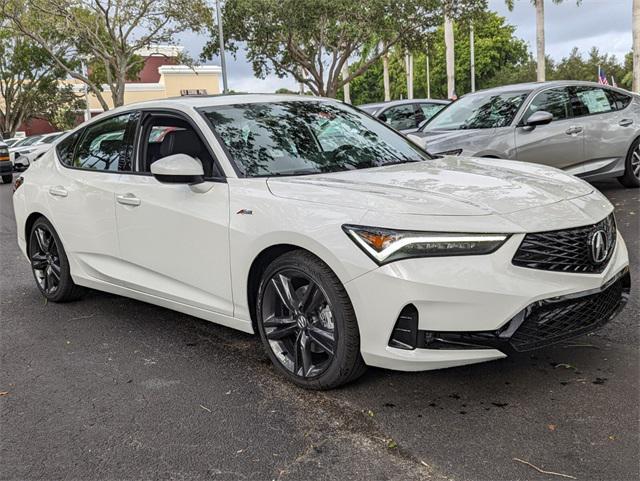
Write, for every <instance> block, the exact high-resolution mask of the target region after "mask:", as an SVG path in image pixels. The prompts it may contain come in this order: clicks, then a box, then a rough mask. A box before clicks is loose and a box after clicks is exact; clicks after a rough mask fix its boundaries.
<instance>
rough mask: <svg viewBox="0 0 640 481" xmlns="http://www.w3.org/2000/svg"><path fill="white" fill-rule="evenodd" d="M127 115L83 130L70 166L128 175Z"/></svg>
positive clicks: (129, 139)
mask: <svg viewBox="0 0 640 481" xmlns="http://www.w3.org/2000/svg"><path fill="white" fill-rule="evenodd" d="M132 116H133V114H132V113H131V112H129V113H126V114H124V115H118V116H115V117H110V118H108V119H105V120H103V121H101V122H96V123H94V124H91V125H89V126H88V127H86V128H85V129H84V133H83V135H82V138H81V139H80V143H79V144H78V147H77V148H76V149H75V155H74V156H73V162H72V165H71V167H75V168H78V169H86V170H99V171H108V172H131V158H132V154H133V141H132V137H133V135H131V132H130V130H131V129H129V122H130V120H131V119H132Z"/></svg>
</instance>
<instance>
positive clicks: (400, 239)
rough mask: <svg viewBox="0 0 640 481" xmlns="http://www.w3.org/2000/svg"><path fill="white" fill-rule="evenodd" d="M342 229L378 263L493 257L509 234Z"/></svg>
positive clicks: (376, 228) (362, 228) (348, 227)
mask: <svg viewBox="0 0 640 481" xmlns="http://www.w3.org/2000/svg"><path fill="white" fill-rule="evenodd" d="M342 228H343V229H344V231H345V232H346V233H347V235H348V236H349V237H351V239H352V240H353V241H354V242H355V243H356V244H357V245H358V246H359V247H360V248H361V249H362V250H363V251H364V252H365V253H366V254H367V255H368V256H369V257H371V258H372V259H373V260H374V261H375V262H377V263H378V264H386V263H387V262H392V261H396V260H399V259H407V258H411V257H441V256H463V255H482V254H490V253H491V252H495V251H496V250H497V249H498V248H499V247H500V246H501V245H502V244H504V243H505V241H506V240H507V239H508V238H509V235H508V234H462V233H448V232H413V231H403V230H392V229H384V228H379V227H366V226H355V225H344V226H342Z"/></svg>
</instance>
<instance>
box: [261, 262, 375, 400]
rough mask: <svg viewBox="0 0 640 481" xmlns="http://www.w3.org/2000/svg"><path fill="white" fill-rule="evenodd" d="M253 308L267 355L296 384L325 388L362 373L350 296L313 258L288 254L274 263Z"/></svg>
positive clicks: (324, 265)
mask: <svg viewBox="0 0 640 481" xmlns="http://www.w3.org/2000/svg"><path fill="white" fill-rule="evenodd" d="M257 304H258V305H257V306H256V315H257V320H258V330H259V332H260V336H261V338H262V341H263V344H264V346H265V349H266V351H267V354H268V355H269V357H270V358H271V360H272V361H273V363H274V365H275V366H276V368H277V369H278V370H279V371H280V372H282V373H283V374H285V376H287V377H288V378H289V379H291V380H293V381H294V382H295V383H296V384H298V385H300V386H303V387H306V388H311V389H329V388H332V387H336V386H338V385H340V384H344V383H345V382H348V381H350V380H352V379H355V378H356V377H358V376H359V375H361V374H362V373H363V372H364V368H365V366H364V362H363V361H362V358H361V356H360V338H359V333H358V329H357V323H356V320H355V314H354V313H353V308H352V306H351V303H350V302H349V299H348V296H347V294H346V292H345V291H344V287H343V286H342V284H341V283H340V281H339V280H338V279H337V277H336V276H335V274H334V273H333V272H332V271H331V270H330V269H329V268H328V267H327V266H326V264H324V263H323V262H322V261H320V260H319V259H318V258H316V257H315V256H313V255H312V254H310V253H308V252H305V251H292V252H290V253H286V254H284V255H282V256H281V257H279V258H278V259H276V260H275V261H274V262H273V263H272V264H271V265H270V266H269V267H268V268H267V270H266V272H265V274H264V276H263V278H262V282H261V284H260V288H259V292H258V302H257Z"/></svg>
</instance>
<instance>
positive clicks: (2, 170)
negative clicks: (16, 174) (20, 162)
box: [0, 136, 13, 184]
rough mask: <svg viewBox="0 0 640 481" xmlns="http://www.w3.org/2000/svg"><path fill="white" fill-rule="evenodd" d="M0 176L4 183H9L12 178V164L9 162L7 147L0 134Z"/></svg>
mask: <svg viewBox="0 0 640 481" xmlns="http://www.w3.org/2000/svg"><path fill="white" fill-rule="evenodd" d="M0 176H1V177H2V182H4V183H5V184H10V183H11V181H12V180H13V164H12V163H11V158H10V157H9V147H8V146H7V144H5V143H4V140H2V137H1V136H0Z"/></svg>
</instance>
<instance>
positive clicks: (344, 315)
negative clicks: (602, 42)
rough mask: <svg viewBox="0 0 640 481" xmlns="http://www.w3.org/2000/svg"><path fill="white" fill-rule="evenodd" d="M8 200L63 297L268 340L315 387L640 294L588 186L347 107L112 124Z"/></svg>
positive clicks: (305, 100)
mask: <svg viewBox="0 0 640 481" xmlns="http://www.w3.org/2000/svg"><path fill="white" fill-rule="evenodd" d="M114 174H117V175H114ZM13 205H14V210H15V217H16V222H17V233H18V243H19V246H20V249H21V250H22V251H23V252H24V254H25V255H26V256H27V257H28V259H29V260H30V263H31V269H32V271H33V275H34V278H35V282H36V284H37V286H38V289H39V290H40V292H41V293H42V295H43V296H44V297H45V298H46V299H47V300H49V301H53V302H61V301H66V300H69V299H71V298H73V297H75V296H77V295H78V293H79V288H80V286H87V287H91V288H95V289H99V290H103V291H107V292H111V293H115V294H120V295H124V296H128V297H132V298H135V299H139V300H142V301H146V302H150V303H153V304H158V305H160V306H164V307H168V308H171V309H174V310H176V311H180V312H183V313H187V314H191V315H193V316H196V317H200V318H203V319H207V320H209V321H213V322H217V323H220V324H223V325H225V326H228V327H232V328H236V329H240V330H242V331H245V332H250V333H253V332H257V333H259V335H260V337H261V339H262V342H263V345H264V348H265V350H266V352H267V355H268V356H269V358H270V359H271V361H272V362H273V364H274V366H275V369H276V370H277V371H278V372H280V373H281V374H283V375H284V376H286V377H287V378H288V379H290V380H291V381H293V382H294V383H296V384H298V385H300V386H303V387H307V388H314V389H323V388H331V387H335V386H338V385H340V384H343V383H346V382H349V381H350V380H353V379H355V378H357V377H358V376H359V375H360V374H362V372H363V370H364V369H365V366H366V365H370V366H379V367H384V368H390V369H398V370H404V371H418V370H425V369H437V368H444V367H449V366H458V365H463V364H470V363H476V362H481V361H488V360H492V359H499V358H503V357H505V356H506V354H507V353H509V352H511V351H512V350H516V351H527V350H530V349H535V348H539V347H542V346H546V345H549V344H553V343H556V342H559V341H562V340H565V339H568V338H572V337H575V336H578V335H581V334H584V333H586V332H590V331H593V330H595V329H597V328H599V327H600V326H602V325H603V324H605V323H607V322H608V321H610V320H611V319H612V318H613V317H614V316H615V315H616V314H617V313H618V312H619V310H620V309H621V308H622V306H623V305H624V303H625V301H626V300H627V298H628V295H629V283H630V280H629V271H628V263H629V261H628V254H627V249H626V247H625V243H624V241H623V240H622V237H621V236H620V234H619V233H618V231H617V229H616V225H615V220H614V217H613V206H612V205H611V204H610V203H609V201H608V200H607V199H606V197H604V196H603V195H602V194H601V193H600V192H598V191H597V190H596V189H594V188H593V187H592V186H591V185H589V184H587V183H586V182H584V181H582V180H580V179H578V178H576V177H573V176H570V175H567V174H565V173H563V172H561V171H559V170H557V169H552V168H549V167H546V166H543V165H536V164H530V163H523V162H512V161H504V160H499V159H473V158H462V157H456V156H445V157H443V158H431V157H430V156H429V155H428V154H427V153H426V152H425V151H423V150H422V149H420V148H419V147H418V146H416V145H415V144H413V143H412V142H410V141H409V140H408V139H407V138H406V137H404V136H403V135H401V134H399V133H398V132H396V131H395V130H393V129H391V128H390V127H388V126H387V125H385V124H384V123H382V122H380V121H378V120H376V119H374V118H372V117H371V116H369V115H367V114H365V113H363V112H361V111H359V110H357V109H355V108H353V107H351V106H349V105H345V104H343V103H341V102H337V101H334V100H330V99H321V98H314V97H306V96H301V97H298V96H280V95H233V96H212V97H204V96H202V97H181V98H179V99H175V100H173V99H165V100H157V101H150V102H145V103H141V104H135V105H128V106H126V107H120V108H118V109H114V110H112V111H110V112H108V113H105V114H102V115H101V116H100V117H98V118H96V119H93V120H91V121H90V122H89V123H86V124H83V125H82V126H79V127H78V128H76V129H75V130H74V131H72V132H71V133H69V134H67V135H66V136H64V137H63V138H62V139H60V140H58V141H56V144H55V148H54V149H51V150H49V151H48V152H46V153H45V154H44V155H43V156H42V157H41V158H40V159H39V160H38V162H36V163H34V164H33V165H32V166H31V167H30V168H29V169H28V170H27V171H26V172H25V173H24V174H22V175H21V176H20V177H19V178H18V179H17V180H16V182H15V193H14V196H13Z"/></svg>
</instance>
